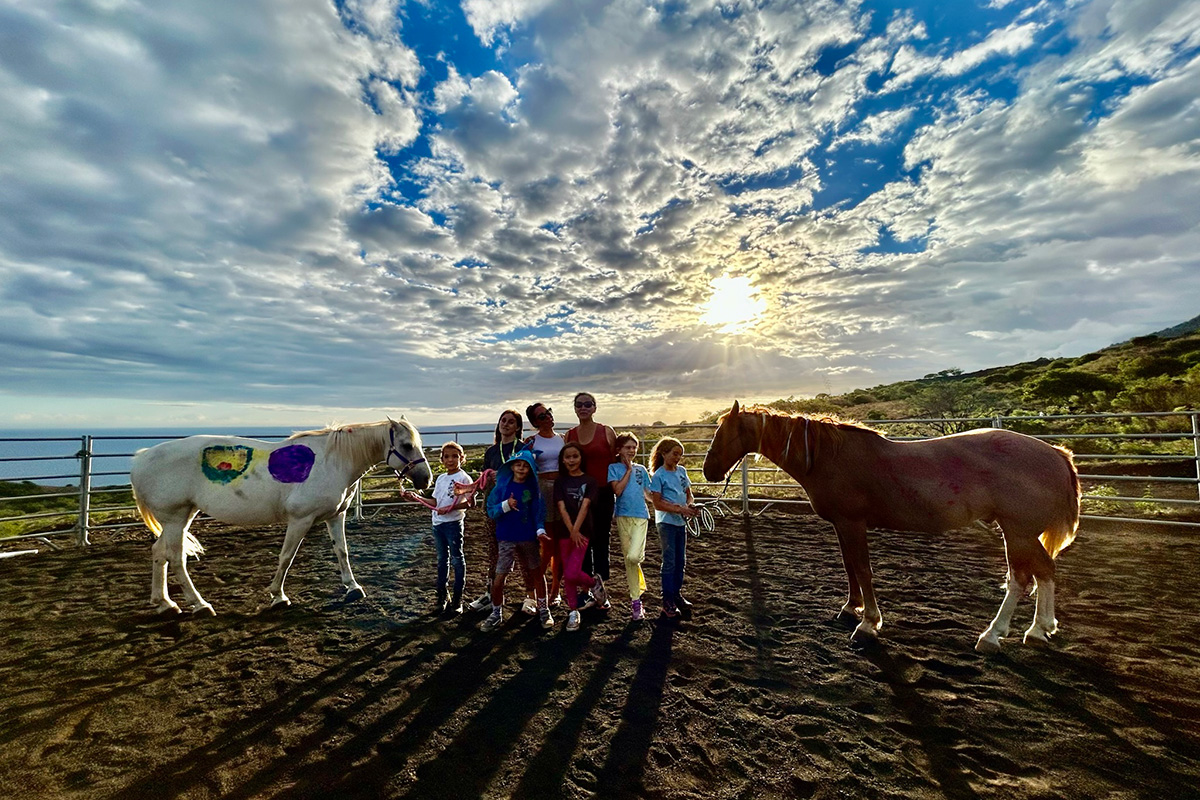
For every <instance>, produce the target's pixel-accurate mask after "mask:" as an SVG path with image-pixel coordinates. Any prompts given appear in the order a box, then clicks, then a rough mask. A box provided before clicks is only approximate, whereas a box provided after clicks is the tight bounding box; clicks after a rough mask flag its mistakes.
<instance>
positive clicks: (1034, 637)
mask: <svg viewBox="0 0 1200 800" xmlns="http://www.w3.org/2000/svg"><path fill="white" fill-rule="evenodd" d="M1021 643H1022V644H1041V645H1049V644H1050V637H1049V636H1047V635H1046V634H1045V633H1044V632H1042V631H1041V630H1035V629H1033V628H1030V629H1029V630H1027V631H1025V637H1024V638H1023V639H1022V640H1021Z"/></svg>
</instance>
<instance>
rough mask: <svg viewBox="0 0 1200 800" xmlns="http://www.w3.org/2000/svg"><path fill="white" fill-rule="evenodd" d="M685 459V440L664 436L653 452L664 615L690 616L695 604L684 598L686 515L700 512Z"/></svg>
mask: <svg viewBox="0 0 1200 800" xmlns="http://www.w3.org/2000/svg"><path fill="white" fill-rule="evenodd" d="M682 460H683V443H682V442H680V441H679V440H678V439H674V438H671V437H670V436H664V437H663V438H662V439H659V440H658V443H657V444H655V445H654V450H653V451H651V453H650V468H651V469H652V470H653V472H652V473H651V475H650V500H651V502H653V503H654V524H655V526H656V527H657V528H658V538H659V541H660V542H661V543H662V559H663V560H662V594H663V615H664V616H667V617H675V616H678V615H680V614H682V615H683V616H684V617H685V618H686V617H690V616H691V612H692V604H691V603H690V602H688V601H687V599H685V598H684V596H683V594H682V589H683V568H684V565H685V564H686V563H687V528H685V527H684V517H694V516H696V515H697V514H699V513H700V512H699V510H698V509H697V508H696V506H695V502H694V501H695V498H694V497H693V496H692V482H691V481H690V480H688V474H687V470H686V469H684V468H683V466H682V465H681V464H680V462H681V461H682Z"/></svg>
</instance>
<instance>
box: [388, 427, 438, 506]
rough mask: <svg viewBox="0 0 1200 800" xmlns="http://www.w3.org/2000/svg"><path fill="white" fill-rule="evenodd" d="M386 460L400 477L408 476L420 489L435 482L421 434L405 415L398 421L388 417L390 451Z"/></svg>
mask: <svg viewBox="0 0 1200 800" xmlns="http://www.w3.org/2000/svg"><path fill="white" fill-rule="evenodd" d="M384 460H385V461H386V462H387V465H388V466H389V467H391V468H392V469H394V470H396V475H397V476H398V477H399V478H400V479H402V480H403V479H404V478H408V479H409V480H410V481H412V484H413V486H415V487H417V488H418V489H424V488H425V487H427V486H429V484H430V483H432V482H433V472H432V471H431V470H430V469H429V462H428V461H427V460H426V459H425V451H424V450H423V449H422V447H421V434H420V433H419V432H418V431H417V429H416V428H415V427H413V424H412V423H411V422H409V421H408V420H406V419H405V418H404V416H403V415H401V416H400V420H399V421H398V422H397V421H396V420H394V419H392V418H391V417H388V451H387V456H386V458H385V459H384Z"/></svg>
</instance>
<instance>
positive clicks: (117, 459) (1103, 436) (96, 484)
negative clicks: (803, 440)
mask: <svg viewBox="0 0 1200 800" xmlns="http://www.w3.org/2000/svg"><path fill="white" fill-rule="evenodd" d="M870 424H871V425H872V426H874V427H876V428H878V429H880V430H882V431H884V432H885V433H887V434H888V435H889V436H890V437H891V438H894V439H897V440H915V439H923V438H929V437H930V436H935V435H941V434H943V433H947V432H951V431H955V430H966V429H969V428H971V427H995V428H1009V429H1012V430H1017V431H1020V432H1022V433H1028V434H1030V435H1032V436H1036V437H1037V438H1039V439H1045V440H1048V441H1051V442H1055V443H1065V444H1067V445H1069V446H1071V447H1072V449H1074V451H1075V461H1076V463H1077V464H1078V465H1079V466H1080V476H1079V477H1080V481H1081V484H1082V485H1083V487H1084V494H1083V499H1084V511H1085V512H1086V513H1084V514H1083V515H1082V516H1083V517H1085V518H1088V519H1107V520H1114V521H1123V522H1139V523H1147V522H1149V523H1160V524H1170V525H1178V526H1185V527H1189V528H1200V522H1193V521H1190V520H1185V519H1179V518H1178V517H1179V513H1180V512H1181V511H1182V512H1184V513H1185V514H1186V513H1188V512H1193V511H1194V512H1196V513H1195V514H1188V515H1189V516H1191V517H1192V518H1193V519H1194V518H1196V517H1197V516H1200V412H1197V411H1177V412H1151V413H1139V414H1076V415H1071V414H1058V415H1046V416H996V417H987V418H927V419H901V420H871V421H870ZM715 427H716V426H715V425H713V424H699V423H697V424H681V425H631V426H625V427H623V428H620V429H622V430H626V429H628V430H632V431H633V432H634V433H636V434H637V435H638V437H639V439H640V440H641V441H642V443H643V445H642V447H643V451H642V453H640V454H639V455H640V458H641V459H642V461H643V463H644V462H645V459H646V450H647V449H648V447H649V445H650V444H651V443H652V442H653V441H654V440H656V439H658V438H660V437H662V436H674V437H675V438H677V439H679V440H680V441H681V442H683V443H684V445H685V448H686V450H687V452H688V454H689V458H690V460H691V463H692V467H693V472H696V473H698V472H699V470H698V466H699V464H698V461H699V459H700V457H701V456H702V454H703V453H704V452H705V450H706V449H707V447H708V442H709V441H710V439H711V437H712V432H713V430H714V429H715ZM1135 428H1136V429H1135ZM491 432H492V429H491V428H490V427H487V428H480V427H463V428H460V429H454V430H449V431H446V430H445V429H441V430H439V432H438V433H436V434H432V435H430V434H426V436H425V438H426V439H428V438H430V436H439V437H444V439H453V440H454V441H460V440H461V439H464V438H465V439H468V440H470V441H474V442H477V441H480V440H481V439H486V438H487V437H488V436H490V434H491ZM172 438H182V437H180V436H115V435H114V436H104V435H96V436H93V435H84V436H81V437H69V438H68V437H56V438H36V437H11V438H0V465H4V466H5V467H6V468H8V467H7V465H10V464H19V465H21V466H20V469H28V470H29V471H30V472H31V473H32V474H29V475H18V476H14V477H7V478H0V489H5V490H6V491H4V492H3V493H2V494H0V541H13V540H23V539H37V540H39V541H41V542H43V543H45V544H47V545H48V546H51V547H57V546H58V545H57V544H56V543H55V542H54V541H53V538H52V537H64V536H73V537H74V540H75V542H76V543H77V544H80V545H84V544H87V543H88V540H89V534H90V533H91V532H94V531H101V530H112V529H118V528H127V527H133V526H139V525H141V524H142V523H141V522H140V521H138V520H137V514H136V508H135V506H134V505H133V503H132V497H131V495H130V491H129V470H128V467H127V466H125V465H127V463H128V460H129V459H130V458H131V457H132V455H133V450H135V449H137V448H138V447H141V446H144V445H148V444H151V443H154V442H159V441H165V440H168V439H172ZM251 438H258V439H266V440H276V441H277V440H279V439H281V438H282V437H281V436H278V435H260V436H252V437H251ZM35 443H36V445H38V446H39V447H43V448H45V447H50V448H52V449H53V448H58V447H61V449H62V451H63V452H54V453H49V454H44V455H20V454H19V451H20V449H21V448H22V447H26V448H28V446H29V445H31V444H35ZM440 444H441V442H438V444H437V445H433V446H429V447H426V450H427V451H428V452H429V453H431V454H432V453H436V452H437V448H438V447H439V446H440ZM117 445H120V447H119V448H118V449H116V450H112V449H111V448H112V447H115V446H117ZM464 446H465V447H466V449H467V453H468V468H469V467H470V464H471V460H472V459H478V458H480V457H481V456H482V452H483V450H484V449H485V448H486V446H487V445H485V444H465V445H464ZM73 448H77V449H76V452H74V453H70V452H69V451H70V450H71V449H73ZM1084 448H1087V450H1085V449H1084ZM1092 451H1095V452H1092ZM431 461H432V462H433V463H435V464H436V459H431ZM63 462H73V468H72V469H71V471H69V472H66V471H64V470H63V469H62V467H61V466H60V465H61V464H62V463H63ZM1120 462H1132V463H1133V464H1135V465H1140V467H1141V469H1140V472H1139V473H1138V474H1130V473H1119V472H1118V473H1114V472H1113V469H1114V467H1115V466H1116V465H1118V464H1119V463H1120ZM761 463H762V464H766V463H769V462H765V461H764V462H761ZM1105 465H1108V467H1107V471H1106V472H1098V471H1097V470H1104V469H1105ZM1147 465H1151V466H1154V468H1152V469H1151V468H1148V466H1147ZM118 467H119V468H118ZM8 469H10V471H11V468H8ZM1163 471H1173V472H1174V473H1176V474H1169V475H1167V474H1144V473H1146V472H1163ZM737 472H738V474H737V475H736V476H733V475H731V476H730V477H731V480H729V481H727V482H725V483H722V484H712V483H706V482H703V481H702V480H694V481H693V486H694V488H695V489H696V493H697V496H698V497H700V498H701V499H703V498H709V499H710V500H715V501H716V502H718V503H719V504H720V505H721V506H722V509H723V510H724V511H726V512H731V513H741V514H743V515H749V514H751V513H754V511H755V510H756V509H757V510H758V511H759V513H761V511H762V510H765V509H766V508H767V507H770V506H773V505H777V504H779V505H807V504H808V500H807V497H806V496H805V495H804V490H803V489H802V488H801V487H800V486H799V485H798V484H797V483H796V482H795V481H794V480H792V479H791V478H790V477H789V476H787V475H786V474H785V473H783V472H782V471H781V470H779V469H778V468H775V467H773V466H772V467H768V466H760V465H758V464H756V463H754V461H753V459H752V458H747V459H744V460H743V462H742V464H741V467H740V468H739V469H738V471H737ZM40 473H49V474H40ZM696 477H697V478H699V475H697V476H696ZM46 481H52V482H61V481H70V483H69V485H65V486H61V487H59V486H54V487H47V486H45V485H44V483H43V482H46ZM1114 484H1115V485H1117V486H1122V487H1131V488H1125V489H1116V488H1115V487H1114ZM47 489H61V491H53V490H49V491H47ZM9 490H15V491H27V492H29V493H28V494H15V493H14V491H9ZM1138 491H1140V492H1141V493H1140V494H1138V493H1137V492H1138ZM64 498H73V499H74V502H73V503H69V504H68V503H61V502H59V503H56V504H54V505H56V507H55V508H51V509H48V510H41V509H39V510H24V508H23V507H25V508H27V507H28V506H30V505H34V504H42V503H44V502H45V501H55V500H62V499H64ZM414 505H415V504H413V503H409V502H405V501H402V500H400V499H399V487H398V486H397V485H396V482H395V478H394V477H393V476H392V475H391V474H390V473H385V472H382V471H380V472H372V473H369V474H368V475H367V476H365V477H364V478H363V480H362V481H360V482H359V484H357V485H356V487H355V497H354V501H353V516H354V518H355V519H359V520H361V519H363V518H364V517H365V516H369V515H373V514H376V513H379V511H381V510H382V509H385V508H391V507H396V506H414ZM48 520H55V522H53V523H50V524H48V525H43V521H48ZM18 524H22V525H25V526H26V527H36V528H37V530H33V531H30V532H16V533H14V534H13V535H5V533H4V532H5V531H6V529H7V530H9V531H11V530H12V529H13V528H14V527H16V526H17V525H18Z"/></svg>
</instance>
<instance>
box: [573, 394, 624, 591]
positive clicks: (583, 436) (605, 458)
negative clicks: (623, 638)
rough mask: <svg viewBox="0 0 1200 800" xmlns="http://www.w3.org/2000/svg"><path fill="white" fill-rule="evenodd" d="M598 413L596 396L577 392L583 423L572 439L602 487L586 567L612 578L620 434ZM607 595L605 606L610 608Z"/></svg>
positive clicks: (577, 411) (594, 509) (595, 506)
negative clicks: (612, 474) (614, 472)
mask: <svg viewBox="0 0 1200 800" xmlns="http://www.w3.org/2000/svg"><path fill="white" fill-rule="evenodd" d="M595 413H596V398H595V397H594V396H592V395H591V394H589V393H588V392H580V393H579V394H577V395H575V416H576V417H578V418H579V424H578V425H576V426H575V427H574V428H571V429H570V430H569V431H567V437H566V440H567V441H568V442H578V443H579V446H580V449H582V450H583V453H584V464H585V470H586V471H587V474H588V475H591V476H592V477H593V478H595V479H596V484H597V486H599V487H600V488H599V490H598V491H597V493H596V501H595V503H593V504H592V512H591V517H592V535H591V538H590V539H589V540H588V553H587V557H586V558H585V559H584V562H583V569H584V571H585V572H587V573H588V574H589V575H591V574H595V575H599V576H600V577H601V578H602V579H603V580H605V581H607V580H608V578H609V558H608V543H609V539H610V538H611V531H612V518H613V503H614V497H613V491H612V487H610V486H609V485H608V465H609V464H611V463H613V454H614V453H616V451H617V434H616V432H615V431H613V429H612V428H610V427H608V426H607V425H603V424H601V423H599V422H596V420H595V419H594V418H593V416H594V415H595ZM608 607H609V602H608V600H607V598H605V600H604V603H603V608H608Z"/></svg>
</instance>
